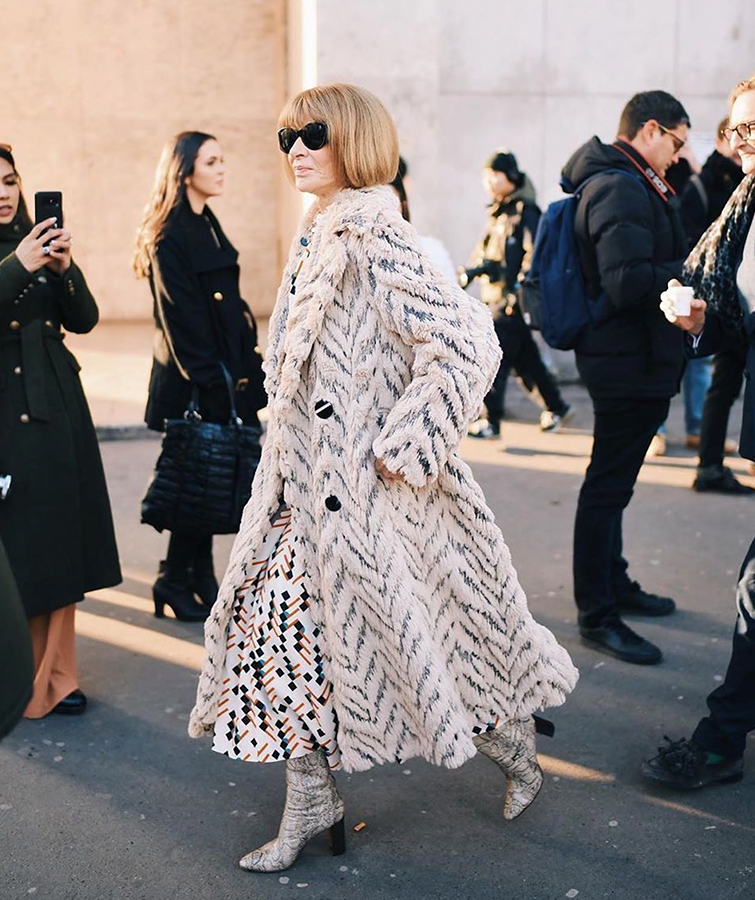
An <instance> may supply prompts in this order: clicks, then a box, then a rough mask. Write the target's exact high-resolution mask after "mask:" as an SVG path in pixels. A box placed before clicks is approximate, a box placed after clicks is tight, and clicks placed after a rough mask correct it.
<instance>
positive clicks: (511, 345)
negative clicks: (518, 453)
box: [485, 306, 567, 425]
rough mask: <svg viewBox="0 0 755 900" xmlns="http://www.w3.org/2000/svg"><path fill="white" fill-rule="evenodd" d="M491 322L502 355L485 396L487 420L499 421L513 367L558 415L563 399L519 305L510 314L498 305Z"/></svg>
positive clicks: (561, 409) (564, 404) (560, 413)
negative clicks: (496, 372) (498, 307)
mask: <svg viewBox="0 0 755 900" xmlns="http://www.w3.org/2000/svg"><path fill="white" fill-rule="evenodd" d="M493 324H494V325H495V333H496V334H497V335H498V342H499V343H500V345H501V350H502V351H503V359H502V360H501V366H500V368H499V369H498V374H497V375H496V377H495V381H494V382H493V385H492V387H491V388H490V391H489V392H488V394H487V395H486V396H485V409H486V410H487V413H488V421H489V422H491V423H492V424H494V425H500V422H501V419H503V417H504V415H505V413H506V384H507V382H508V379H509V375H510V374H511V370H512V369H513V370H514V371H515V372H516V374H517V375H518V376H519V377H520V378H521V379H522V382H523V383H524V386H525V387H526V388H527V390H529V391H531V390H532V389H533V388H537V389H538V390H539V391H540V396H541V397H542V398H543V403H545V406H546V409H549V410H550V411H551V412H554V413H556V414H557V415H562V414H563V413H564V412H565V411H566V408H567V407H566V403H564V400H563V398H562V396H561V392H560V391H559V389H558V385H557V384H556V382H555V381H554V379H553V376H552V375H551V373H550V372H549V371H548V370H547V369H546V368H545V364H544V363H543V360H542V357H541V356H540V350H539V349H538V346H537V344H536V343H535V340H534V338H533V337H532V332H531V331H530V328H529V326H528V325H527V323H526V322H525V321H524V317H523V316H522V314H521V312H520V310H519V307H518V306H514V307H513V309H512V314H511V315H508V316H507V315H506V313H505V311H504V310H503V309H501V310H500V311H499V312H497V313H496V314H495V315H494V318H493Z"/></svg>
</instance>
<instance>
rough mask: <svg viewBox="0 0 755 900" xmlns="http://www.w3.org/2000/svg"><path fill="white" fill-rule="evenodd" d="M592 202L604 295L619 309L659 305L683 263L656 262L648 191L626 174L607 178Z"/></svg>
mask: <svg viewBox="0 0 755 900" xmlns="http://www.w3.org/2000/svg"><path fill="white" fill-rule="evenodd" d="M619 179H620V180H619ZM588 203H589V206H588V212H587V223H588V232H589V239H590V241H591V242H592V243H593V244H594V246H595V253H596V261H597V265H598V272H599V275H600V283H601V285H602V287H603V290H604V291H605V292H606V293H607V294H608V296H609V298H610V299H611V301H612V302H613V304H614V305H615V306H616V308H617V309H619V310H624V309H638V308H642V307H646V306H647V305H650V306H653V307H655V306H657V305H658V298H659V297H660V295H661V293H662V291H664V290H665V289H666V285H667V284H668V282H669V280H670V279H671V278H680V277H681V273H682V264H683V262H684V260H683V259H678V260H674V261H673V262H668V263H663V264H657V263H654V262H653V257H654V251H655V234H654V227H653V210H652V206H651V204H650V197H649V196H648V193H647V190H646V188H645V187H644V186H643V185H641V184H640V183H639V182H636V183H635V181H634V179H630V178H628V177H626V176H624V175H614V176H613V177H606V178H605V179H602V180H601V181H598V182H597V183H596V187H595V188H594V189H593V191H592V192H591V194H590V196H589V199H588Z"/></svg>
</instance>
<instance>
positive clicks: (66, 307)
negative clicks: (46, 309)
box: [52, 262, 100, 334]
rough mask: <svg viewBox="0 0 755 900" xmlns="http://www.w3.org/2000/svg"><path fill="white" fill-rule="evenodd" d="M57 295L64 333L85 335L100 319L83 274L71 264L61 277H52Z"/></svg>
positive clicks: (74, 264)
mask: <svg viewBox="0 0 755 900" xmlns="http://www.w3.org/2000/svg"><path fill="white" fill-rule="evenodd" d="M52 278H53V281H54V284H55V287H56V290H57V292H58V295H59V298H60V299H59V309H60V321H61V324H62V325H63V328H65V330H66V331H71V332H73V333H74V334H87V333H88V332H90V331H91V330H92V329H93V328H94V326H95V325H96V324H97V322H98V321H99V318H100V313H99V310H98V309H97V303H96V301H95V299H94V297H93V296H92V292H91V291H90V290H89V285H88V284H87V282H86V278H84V273H83V272H82V271H81V269H80V268H79V267H78V266H77V265H76V263H74V262H72V263H71V265H70V268H69V269H68V271H67V272H66V273H65V274H64V275H63V276H62V277H61V276H57V275H56V276H52Z"/></svg>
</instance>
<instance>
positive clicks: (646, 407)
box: [573, 398, 670, 628]
mask: <svg viewBox="0 0 755 900" xmlns="http://www.w3.org/2000/svg"><path fill="white" fill-rule="evenodd" d="M669 403H670V401H669V400H668V399H654V398H650V399H626V400H614V399H608V400H607V399H601V398H593V410H594V412H595V431H594V435H593V445H592V455H591V457H590V464H589V466H588V467H587V472H586V473H585V480H584V482H583V484H582V488H581V490H580V492H579V501H578V502H577V515H576V518H575V520H574V558H573V571H574V598H575V600H576V603H577V608H578V610H579V624H580V625H582V626H584V627H586V628H595V627H598V626H599V625H600V624H601V623H602V622H603V621H605V619H607V618H609V617H610V616H612V615H614V614H615V613H616V600H615V595H616V593H617V592H618V593H621V592H623V591H624V590H625V589H626V587H628V585H629V583H630V579H629V576H628V575H627V568H628V563H627V561H626V559H624V555H623V534H622V520H623V516H624V510H625V509H626V508H627V506H628V505H629V501H630V500H631V499H632V494H633V493H634V485H635V482H636V481H637V476H638V474H639V472H640V468H641V466H642V463H643V460H644V459H645V454H646V453H647V450H648V447H649V446H650V441H651V440H652V439H653V435H654V434H655V433H656V431H657V430H658V428H659V427H660V426H661V424H662V423H663V422H665V421H666V417H667V416H668V411H669Z"/></svg>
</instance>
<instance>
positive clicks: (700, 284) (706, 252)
mask: <svg viewBox="0 0 755 900" xmlns="http://www.w3.org/2000/svg"><path fill="white" fill-rule="evenodd" d="M754 213H755V174H754V175H747V176H746V177H745V178H743V179H742V181H741V182H740V184H739V187H737V189H736V190H735V191H734V193H733V194H732V195H731V197H729V200H728V202H727V204H726V206H724V208H723V210H722V212H721V215H720V216H719V217H718V218H717V219H716V220H715V222H713V223H712V224H711V225H710V227H709V228H708V230H707V231H706V232H705V234H703V236H702V237H701V238H700V240H699V241H698V242H697V245H696V247H695V249H694V250H693V251H692V252H691V253H690V255H689V256H688V257H687V261H686V262H685V264H684V277H683V283H684V284H688V285H691V286H692V287H693V288H694V289H695V296H696V297H699V298H700V299H701V300H705V302H706V303H707V304H708V308H709V309H712V310H713V311H714V312H715V313H716V314H717V315H718V317H719V319H720V320H721V324H722V325H723V326H724V327H725V328H727V329H729V330H731V331H739V332H741V330H742V326H743V318H744V317H743V312H742V307H741V306H740V304H739V292H738V291H737V267H738V266H739V264H740V262H741V261H742V253H743V251H744V245H745V240H746V238H747V232H748V231H749V229H750V225H751V224H752V219H753V214H754Z"/></svg>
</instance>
